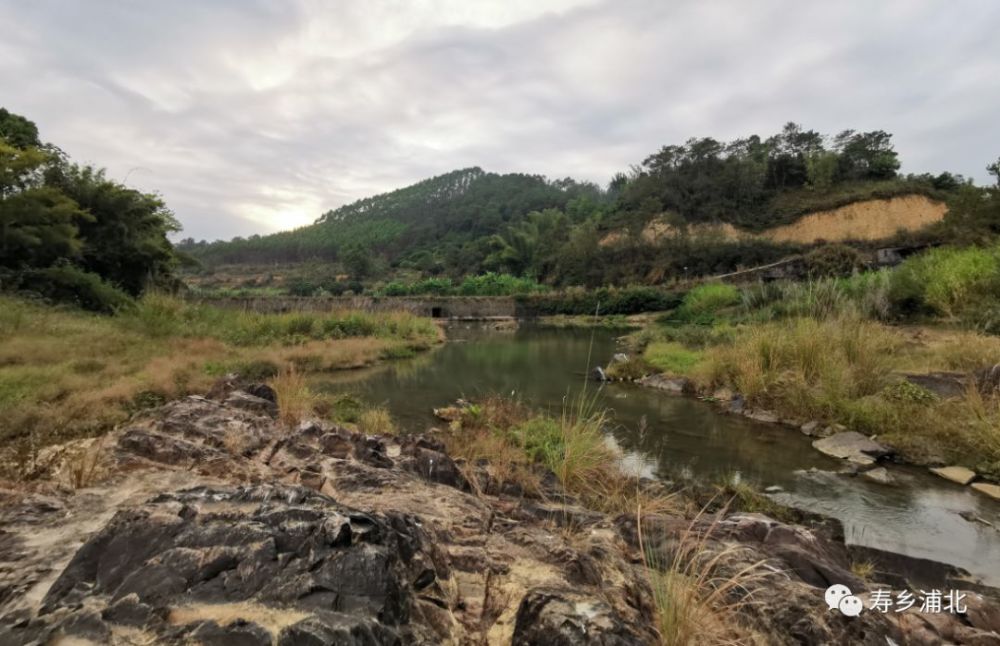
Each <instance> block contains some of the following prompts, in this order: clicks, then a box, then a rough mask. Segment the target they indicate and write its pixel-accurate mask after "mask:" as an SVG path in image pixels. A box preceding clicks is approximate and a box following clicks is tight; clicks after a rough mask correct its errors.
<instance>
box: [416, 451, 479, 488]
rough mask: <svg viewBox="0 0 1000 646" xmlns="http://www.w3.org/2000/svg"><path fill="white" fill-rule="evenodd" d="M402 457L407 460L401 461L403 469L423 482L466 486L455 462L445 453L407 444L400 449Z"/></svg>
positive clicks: (458, 486) (459, 486)
mask: <svg viewBox="0 0 1000 646" xmlns="http://www.w3.org/2000/svg"><path fill="white" fill-rule="evenodd" d="M402 455H404V456H406V457H407V458H408V459H406V460H404V461H403V463H402V466H403V468H404V469H406V470H408V471H411V472H413V473H416V474H417V475H419V476H420V477H421V478H424V479H425V480H429V481H431V482H439V483H441V484H444V485H448V486H449V487H457V488H463V487H467V486H468V484H467V483H466V481H465V477H464V476H463V475H462V472H461V471H460V470H459V468H458V466H457V465H456V464H455V461H454V460H452V459H451V457H450V456H448V454H446V453H443V452H441V451H435V450H434V449H430V448H424V447H422V446H419V445H417V444H407V445H404V446H403V447H402Z"/></svg>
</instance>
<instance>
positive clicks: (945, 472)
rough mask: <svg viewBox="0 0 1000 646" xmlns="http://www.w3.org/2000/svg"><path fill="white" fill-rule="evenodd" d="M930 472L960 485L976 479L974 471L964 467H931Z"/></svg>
mask: <svg viewBox="0 0 1000 646" xmlns="http://www.w3.org/2000/svg"><path fill="white" fill-rule="evenodd" d="M931 473H933V474H934V475H938V476H941V477H942V478H944V479H945V480H951V481H952V482H954V483H957V484H960V485H967V484H969V483H970V482H972V481H973V480H975V479H976V472H975V471H973V470H972V469H967V468H965V467H937V468H934V469H931Z"/></svg>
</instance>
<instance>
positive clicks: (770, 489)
mask: <svg viewBox="0 0 1000 646" xmlns="http://www.w3.org/2000/svg"><path fill="white" fill-rule="evenodd" d="M783 491H784V489H783V488H781V487H779V486H778V485H771V486H770V487H767V488H766V489H764V493H781V492H783Z"/></svg>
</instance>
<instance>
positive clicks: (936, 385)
mask: <svg viewBox="0 0 1000 646" xmlns="http://www.w3.org/2000/svg"><path fill="white" fill-rule="evenodd" d="M903 378H904V379H906V380H907V381H908V382H910V383H911V384H916V385H917V386H920V387H921V388H926V389H927V390H929V391H931V392H932V393H934V394H935V395H937V396H938V397H941V398H942V399H948V398H951V397H962V396H963V395H965V391H966V389H967V388H968V380H969V377H968V375H965V374H962V373H960V372H929V373H926V374H905V375H903Z"/></svg>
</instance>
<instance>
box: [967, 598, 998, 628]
mask: <svg viewBox="0 0 1000 646" xmlns="http://www.w3.org/2000/svg"><path fill="white" fill-rule="evenodd" d="M965 606H966V608H967V609H968V612H966V614H965V616H966V618H967V619H968V621H969V623H970V624H971V625H972V626H973V627H974V628H978V629H980V630H987V631H991V632H994V633H996V634H998V635H1000V605H998V604H996V603H989V602H987V600H986V599H985V598H984V597H983V595H981V594H978V593H976V592H970V593H968V594H967V595H966V597H965Z"/></svg>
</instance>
